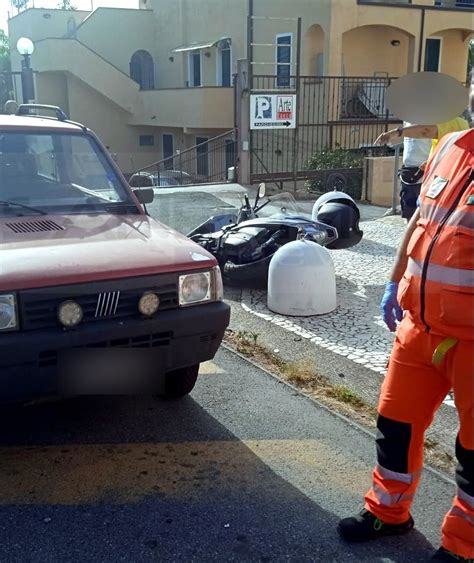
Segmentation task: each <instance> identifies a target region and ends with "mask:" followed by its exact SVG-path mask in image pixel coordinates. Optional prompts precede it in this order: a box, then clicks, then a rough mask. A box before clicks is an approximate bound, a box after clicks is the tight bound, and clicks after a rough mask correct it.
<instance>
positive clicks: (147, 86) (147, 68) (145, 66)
mask: <svg viewBox="0 0 474 563" xmlns="http://www.w3.org/2000/svg"><path fill="white" fill-rule="evenodd" d="M130 78H131V79H132V80H134V81H135V82H136V83H137V84H139V85H140V89H141V90H153V88H154V87H155V66H154V64H153V57H152V56H151V55H150V53H149V52H148V51H143V50H140V51H136V52H135V53H133V55H132V58H131V60H130Z"/></svg>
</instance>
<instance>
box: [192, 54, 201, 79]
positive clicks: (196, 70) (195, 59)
mask: <svg viewBox="0 0 474 563" xmlns="http://www.w3.org/2000/svg"><path fill="white" fill-rule="evenodd" d="M189 85H190V86H191V87H195V86H201V51H192V52H191V53H189Z"/></svg>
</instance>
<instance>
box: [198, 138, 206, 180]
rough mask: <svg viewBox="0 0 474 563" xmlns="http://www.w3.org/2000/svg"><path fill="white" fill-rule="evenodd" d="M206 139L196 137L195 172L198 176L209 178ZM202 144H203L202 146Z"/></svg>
mask: <svg viewBox="0 0 474 563" xmlns="http://www.w3.org/2000/svg"><path fill="white" fill-rule="evenodd" d="M208 140H209V139H208V138H207V137H196V145H198V146H197V147H196V158H197V163H196V171H197V173H198V176H206V177H207V176H209V146H208V143H207V141H208ZM203 143H204V144H203Z"/></svg>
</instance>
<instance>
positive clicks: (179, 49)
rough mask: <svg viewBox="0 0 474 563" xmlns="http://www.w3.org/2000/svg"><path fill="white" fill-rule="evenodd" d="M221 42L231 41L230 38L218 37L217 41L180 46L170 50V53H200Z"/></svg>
mask: <svg viewBox="0 0 474 563" xmlns="http://www.w3.org/2000/svg"><path fill="white" fill-rule="evenodd" d="M221 41H231V39H230V37H220V38H219V39H214V40H213V41H202V42H197V43H191V44H189V45H181V46H180V47H176V49H173V50H172V53H188V52H190V51H201V50H202V49H210V48H211V47H216V46H217V45H218V44H219V43H220V42H221Z"/></svg>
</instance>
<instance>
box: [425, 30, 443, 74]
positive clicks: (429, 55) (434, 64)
mask: <svg viewBox="0 0 474 563" xmlns="http://www.w3.org/2000/svg"><path fill="white" fill-rule="evenodd" d="M440 67H441V39H440V38H436V37H432V38H429V39H427V40H426V47H425V71H429V72H439V70H440Z"/></svg>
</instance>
